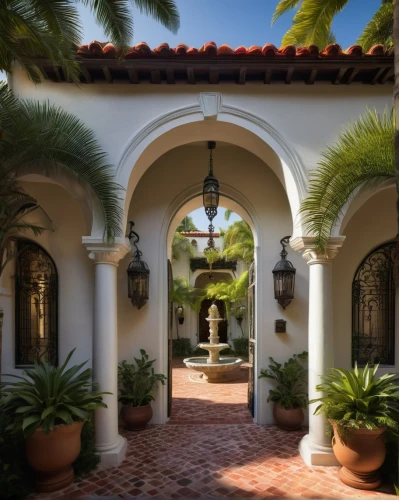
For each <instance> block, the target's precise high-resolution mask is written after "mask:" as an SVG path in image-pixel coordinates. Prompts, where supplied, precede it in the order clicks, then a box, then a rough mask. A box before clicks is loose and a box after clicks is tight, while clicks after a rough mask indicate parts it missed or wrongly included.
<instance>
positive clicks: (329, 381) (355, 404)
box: [310, 364, 399, 435]
mask: <svg viewBox="0 0 399 500" xmlns="http://www.w3.org/2000/svg"><path fill="white" fill-rule="evenodd" d="M378 366H379V365H378V364H376V365H374V366H371V365H369V364H366V366H365V367H364V368H358V367H357V366H355V368H354V369H353V370H350V371H349V370H344V369H339V368H332V369H331V373H330V374H328V375H326V376H324V377H323V379H324V381H323V383H321V384H319V385H317V386H316V390H317V391H319V392H323V393H324V394H325V396H323V397H321V398H317V399H313V400H311V401H310V403H320V404H319V406H317V408H316V409H315V412H314V414H315V415H321V414H324V415H325V416H326V417H327V418H328V419H331V420H333V421H334V423H335V424H336V425H337V428H338V431H339V433H340V434H341V435H344V434H345V433H347V432H350V430H351V429H361V428H363V429H377V428H379V427H383V426H385V427H386V428H387V429H388V430H389V431H390V432H391V433H394V434H397V433H398V431H399V424H398V410H399V386H398V382H399V378H397V375H396V374H385V375H382V376H381V377H378V378H377V377H376V373H377V370H378Z"/></svg>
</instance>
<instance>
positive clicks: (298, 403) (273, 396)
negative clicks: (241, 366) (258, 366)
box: [259, 351, 308, 410]
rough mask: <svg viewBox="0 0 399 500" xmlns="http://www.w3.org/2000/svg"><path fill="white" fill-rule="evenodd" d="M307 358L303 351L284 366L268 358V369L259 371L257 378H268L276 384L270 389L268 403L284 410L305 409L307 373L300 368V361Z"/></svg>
mask: <svg viewBox="0 0 399 500" xmlns="http://www.w3.org/2000/svg"><path fill="white" fill-rule="evenodd" d="M307 358H308V353H307V352H305V351H304V352H302V353H300V354H294V355H293V356H292V358H290V359H289V360H288V361H286V362H285V363H284V365H282V364H281V363H277V362H276V361H275V360H274V359H273V358H269V359H270V365H269V368H268V369H264V370H261V371H260V375H259V378H269V379H272V380H275V381H276V382H277V383H278V385H277V387H276V388H275V389H270V391H269V397H268V398H267V401H268V402H269V401H273V403H278V404H279V405H280V406H282V407H283V408H284V409H285V410H290V409H292V408H306V406H307V402H308V394H307V392H306V389H305V388H306V381H307V373H308V371H307V370H306V369H305V368H304V367H303V366H302V364H301V363H300V360H302V361H304V360H306V359H307Z"/></svg>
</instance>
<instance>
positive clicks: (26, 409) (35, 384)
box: [0, 349, 107, 437]
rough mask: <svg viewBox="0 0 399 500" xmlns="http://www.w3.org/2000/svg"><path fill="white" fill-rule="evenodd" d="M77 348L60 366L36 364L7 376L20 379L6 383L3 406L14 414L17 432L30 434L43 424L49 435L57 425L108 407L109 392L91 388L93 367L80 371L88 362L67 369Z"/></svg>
mask: <svg viewBox="0 0 399 500" xmlns="http://www.w3.org/2000/svg"><path fill="white" fill-rule="evenodd" d="M74 351H75V349H73V350H72V351H71V352H70V353H69V354H68V356H67V358H66V360H65V362H64V364H63V365H62V366H61V367H60V368H58V367H55V366H53V365H50V364H48V363H44V364H38V363H35V366H34V368H33V369H29V370H24V371H23V373H24V375H25V376H24V377H20V376H18V375H8V376H9V377H13V378H16V379H18V381H17V382H5V384H4V387H3V389H2V391H3V394H4V396H3V397H2V399H1V402H0V405H1V408H2V409H3V410H4V411H5V413H6V414H7V415H14V418H13V424H12V429H13V431H14V432H16V433H18V432H19V431H21V430H22V431H23V434H24V436H25V437H29V436H31V435H32V434H33V433H34V432H35V430H36V429H38V428H39V427H41V428H42V429H43V432H45V433H46V434H48V433H49V432H50V431H51V429H53V427H54V426H55V425H59V424H72V422H83V421H85V420H90V418H91V415H92V412H93V411H94V410H95V409H96V408H106V407H107V406H106V405H105V404H104V403H103V402H102V395H103V394H107V393H102V392H94V391H93V390H92V389H93V384H92V382H91V377H92V371H91V369H90V368H87V369H86V370H84V371H82V372H80V370H81V369H82V368H83V366H84V365H85V364H86V363H87V361H86V362H84V363H81V364H80V365H74V366H71V367H70V368H68V369H67V365H68V363H69V360H70V359H71V357H72V355H73V353H74ZM79 372H80V373H79Z"/></svg>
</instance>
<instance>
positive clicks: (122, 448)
mask: <svg viewBox="0 0 399 500" xmlns="http://www.w3.org/2000/svg"><path fill="white" fill-rule="evenodd" d="M126 450H127V441H126V439H125V438H124V437H122V436H119V439H118V441H117V443H116V445H115V447H114V448H112V449H111V450H107V451H97V453H98V454H99V455H100V457H101V463H100V465H102V466H103V467H116V466H117V465H119V464H121V463H122V462H123V460H125V457H126Z"/></svg>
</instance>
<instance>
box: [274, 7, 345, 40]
mask: <svg viewBox="0 0 399 500" xmlns="http://www.w3.org/2000/svg"><path fill="white" fill-rule="evenodd" d="M347 3H348V0H329V1H328V2H326V0H303V3H302V5H301V6H300V8H299V10H298V11H297V13H296V14H295V16H294V19H293V21H292V26H291V28H290V29H289V30H288V31H287V33H286V34H285V35H284V37H283V45H290V44H293V45H297V46H298V45H303V46H309V45H317V46H318V47H320V48H324V47H326V46H327V45H328V43H329V41H330V40H331V26H332V22H333V19H334V16H335V15H336V14H338V13H339V12H340V11H341V10H342V9H343V8H344V7H345V5H346V4H347Z"/></svg>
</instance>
